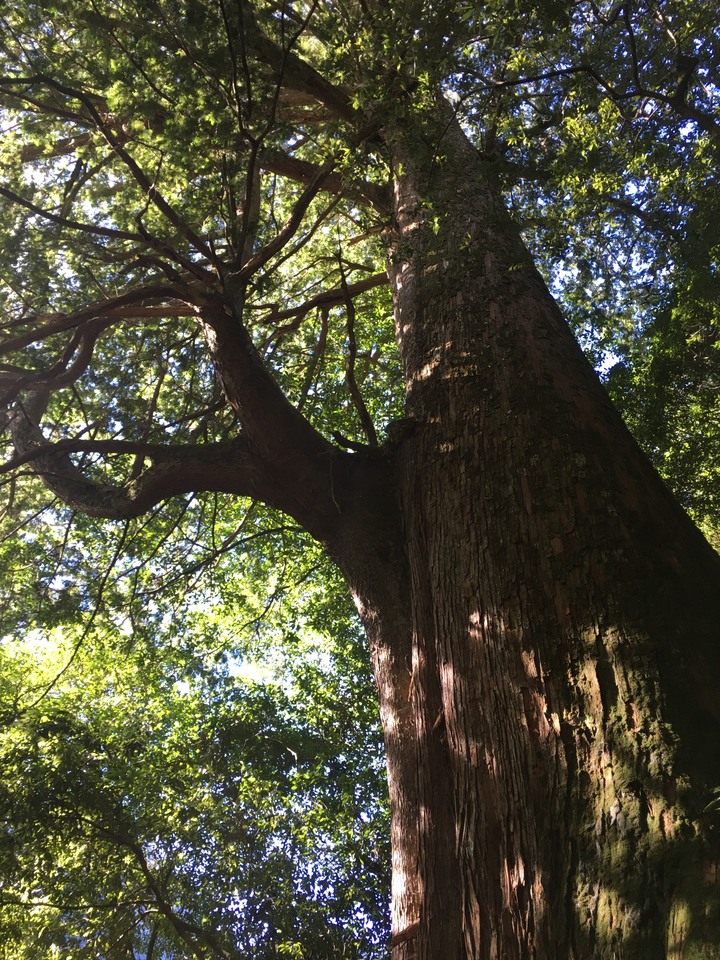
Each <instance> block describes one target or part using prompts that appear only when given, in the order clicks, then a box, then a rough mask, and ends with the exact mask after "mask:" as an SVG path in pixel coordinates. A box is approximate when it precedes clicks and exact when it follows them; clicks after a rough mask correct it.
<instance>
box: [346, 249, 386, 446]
mask: <svg viewBox="0 0 720 960" xmlns="http://www.w3.org/2000/svg"><path fill="white" fill-rule="evenodd" d="M338 263H339V266H340V285H341V289H342V292H343V297H344V299H345V310H346V315H347V336H348V351H347V357H346V359H345V382H346V383H347V387H348V390H349V392H350V396H351V397H352V400H353V403H354V404H355V409H356V410H357V412H358V416H359V417H360V424H361V426H362V431H363V433H364V434H365V438H366V440H367V442H368V444H369V446H371V447H376V446H377V445H378V437H377V431H376V430H375V424H374V423H373V422H372V417H371V416H370V413H369V412H368V408H367V407H366V405H365V401H364V400H363V397H362V394H361V393H360V388H359V387H358V384H357V380H356V379H355V358H356V357H357V341H356V339H355V304H354V303H353V298H352V295H351V294H350V288H349V286H348V283H347V279H346V277H345V271H344V269H343V265H342V259H341V257H340V256H339V255H338Z"/></svg>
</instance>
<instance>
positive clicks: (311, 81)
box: [242, 2, 358, 123]
mask: <svg viewBox="0 0 720 960" xmlns="http://www.w3.org/2000/svg"><path fill="white" fill-rule="evenodd" d="M242 11H243V19H244V24H245V41H246V44H247V47H248V49H250V50H252V51H253V52H254V53H255V54H256V55H257V56H258V58H259V59H260V60H262V61H264V62H265V63H266V64H267V65H268V66H269V67H271V68H272V69H273V71H274V72H275V76H276V77H277V78H278V80H279V82H280V83H281V84H282V86H283V87H286V88H290V89H292V90H297V91H299V92H300V93H308V94H310V96H311V97H314V98H315V99H316V100H317V101H318V102H319V103H322V104H323V105H324V106H325V107H327V108H328V110H330V111H331V112H332V113H334V114H335V116H337V117H339V118H340V119H342V120H347V121H348V122H349V123H354V122H356V121H357V119H358V118H357V115H356V113H355V110H354V109H353V107H352V104H351V102H350V98H349V97H348V95H347V94H346V93H345V92H344V91H343V90H340V89H339V88H338V87H336V86H333V84H331V83H329V82H328V81H327V80H326V79H325V78H324V77H323V76H322V74H320V73H318V72H317V70H315V69H314V68H313V67H311V66H310V64H309V63H307V62H306V61H305V60H303V59H302V58H300V57H298V56H297V55H296V54H294V53H292V52H291V51H289V50H283V49H282V47H280V46H279V45H278V44H277V43H275V41H274V40H271V39H270V38H269V37H267V36H266V35H265V34H264V33H263V32H262V30H261V29H260V27H259V25H258V23H257V20H256V19H255V16H254V14H253V11H252V6H251V4H249V3H247V2H243V3H242Z"/></svg>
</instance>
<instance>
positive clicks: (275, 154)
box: [260, 150, 391, 214]
mask: <svg viewBox="0 0 720 960" xmlns="http://www.w3.org/2000/svg"><path fill="white" fill-rule="evenodd" d="M260 166H261V167H262V168H263V170H267V171H268V172H269V173H277V174H279V175H280V176H281V177H288V178H289V179H291V180H297V181H299V182H300V183H311V182H312V180H313V178H314V177H316V176H317V174H318V173H319V170H320V168H319V167H318V166H317V165H316V164H314V163H310V162H308V161H307V160H299V159H297V158H296V157H291V156H290V155H289V154H287V153H283V152H282V151H280V150H266V151H264V152H263V154H262V155H261V157H260ZM320 189H321V190H326V191H328V192H329V193H346V194H347V195H348V196H350V197H353V198H357V199H359V200H361V201H363V202H364V203H369V204H370V205H371V206H373V207H375V208H376V209H377V210H378V211H379V212H380V213H383V214H385V213H388V211H389V210H390V204H391V197H390V190H389V188H388V187H387V186H386V185H383V184H379V183H357V182H345V181H343V179H342V176H341V175H340V174H337V173H329V174H328V175H327V176H326V177H325V179H324V181H323V184H322V186H321V188H320Z"/></svg>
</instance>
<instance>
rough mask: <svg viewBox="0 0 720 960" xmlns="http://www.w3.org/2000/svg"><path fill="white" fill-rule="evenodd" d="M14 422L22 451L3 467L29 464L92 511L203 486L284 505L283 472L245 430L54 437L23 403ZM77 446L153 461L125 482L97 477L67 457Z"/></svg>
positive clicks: (147, 503) (116, 510)
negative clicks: (209, 435) (151, 440)
mask: <svg viewBox="0 0 720 960" xmlns="http://www.w3.org/2000/svg"><path fill="white" fill-rule="evenodd" d="M10 427H11V432H12V437H13V442H14V444H15V449H16V450H17V456H16V457H15V458H13V460H11V461H10V462H9V463H7V464H5V465H4V466H3V467H2V468H1V469H0V473H8V472H11V471H14V470H16V469H17V468H18V467H19V466H21V465H23V464H28V465H30V466H32V468H33V470H34V472H35V473H37V474H38V476H39V477H40V478H41V479H42V481H43V483H44V484H45V485H46V486H47V487H48V488H49V489H50V490H51V491H52V492H53V493H55V494H56V495H57V496H58V497H60V499H61V500H62V501H63V502H64V503H66V504H68V505H69V506H71V507H72V508H73V509H76V510H79V511H81V512H82V513H84V514H87V515H89V516H93V517H105V518H107V519H111V520H124V519H129V518H131V517H137V516H140V514H142V513H145V512H146V511H147V510H149V509H150V508H151V507H153V506H155V504H157V503H159V502H160V501H161V500H167V499H169V498H170V497H176V496H179V495H182V494H188V493H200V492H203V491H216V492H218V493H233V494H237V495H239V496H247V497H253V498H256V499H260V500H263V501H265V502H266V503H270V504H271V505H273V506H277V507H280V508H281V509H282V508H283V507H284V506H286V504H285V498H284V496H283V494H282V491H281V488H280V485H279V483H278V479H277V477H276V476H275V475H274V474H273V471H272V470H270V469H269V468H268V467H267V465H266V464H265V463H264V462H263V461H262V459H261V458H260V457H259V456H258V454H257V453H256V451H255V450H254V448H253V446H252V444H251V443H250V442H249V441H248V440H247V439H245V438H244V437H239V438H238V439H236V440H233V441H232V442H230V443H214V444H197V445H188V446H171V445H168V446H164V445H162V444H148V443H133V442H129V441H119V440H74V439H70V440H60V441H58V442H57V443H49V442H48V441H47V440H46V439H45V437H44V436H43V434H42V431H41V430H40V428H39V427H38V426H37V424H36V423H34V422H33V419H32V418H31V414H30V412H29V411H28V410H26V409H25V408H22V407H20V406H19V405H18V407H17V408H16V410H15V412H14V416H13V418H12V421H11V424H10ZM73 452H74V453H77V452H83V453H89V452H93V453H104V454H108V453H112V454H133V455H138V454H139V455H140V456H143V457H147V459H149V460H150V461H151V463H152V465H151V466H149V467H148V468H147V469H145V470H144V471H143V472H142V473H141V474H140V475H139V476H138V477H137V478H136V479H134V480H131V481H129V482H127V483H125V484H124V485H113V484H108V483H98V482H95V481H92V480H89V479H88V478H87V477H86V476H85V475H84V474H83V472H82V471H81V470H80V469H79V468H78V467H76V466H75V464H74V463H73V462H72V460H71V459H70V456H69V454H70V453H73Z"/></svg>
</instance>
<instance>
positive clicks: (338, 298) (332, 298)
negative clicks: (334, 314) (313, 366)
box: [262, 271, 389, 339]
mask: <svg viewBox="0 0 720 960" xmlns="http://www.w3.org/2000/svg"><path fill="white" fill-rule="evenodd" d="M388 282H389V281H388V275H387V273H385V272H384V271H383V273H374V274H373V275H372V276H371V277H366V278H365V279H364V280H357V281H356V282H355V283H349V284H347V290H346V291H345V290H343V288H342V287H335V288H333V289H332V290H323V291H322V293H316V294H315V296H314V297H310V299H309V300H306V301H305V302H304V303H301V304H300V306H298V307H287V308H286V309H285V310H278V309H277V306H276V307H275V308H274V309H273V310H272V311H271V312H270V313H268V314H267V315H266V316H264V317H263V318H262V322H263V323H272V322H273V321H275V320H289V319H290V318H291V317H296V318H298V321H300V322H301V321H302V319H303V318H304V317H305V316H306V315H307V314H308V313H309V312H310V311H311V310H314V309H316V308H318V307H322V308H329V307H337V306H341V305H342V304H343V303H345V302H346V297H347V296H348V295H349V296H351V297H357V296H358V295H359V294H361V293H365V292H366V291H368V290H373V289H374V288H375V287H383V286H386V285H387V284H388ZM297 327H298V323H294V324H288V325H287V327H281V328H280V329H279V330H276V331H275V334H274V336H273V338H272V339H275V337H276V336H281V335H282V334H285V333H292V332H293V330H296V329H297Z"/></svg>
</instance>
